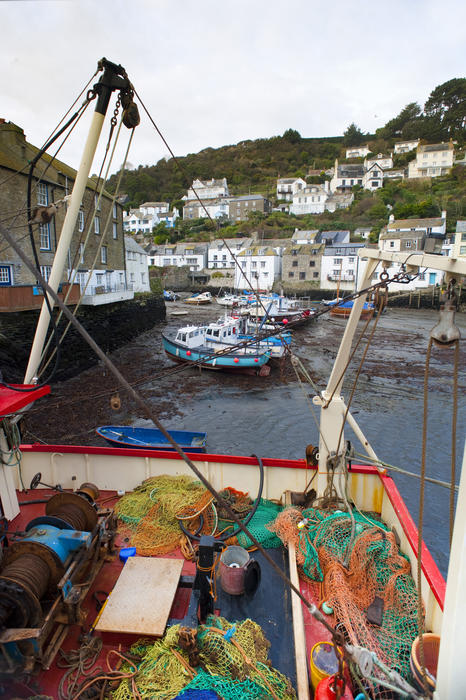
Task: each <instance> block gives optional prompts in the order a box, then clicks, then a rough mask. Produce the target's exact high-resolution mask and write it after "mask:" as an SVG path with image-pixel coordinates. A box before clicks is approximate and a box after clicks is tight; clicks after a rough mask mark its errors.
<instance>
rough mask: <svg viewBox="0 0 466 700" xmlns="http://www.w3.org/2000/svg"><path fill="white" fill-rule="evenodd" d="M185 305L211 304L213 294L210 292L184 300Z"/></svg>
mask: <svg viewBox="0 0 466 700" xmlns="http://www.w3.org/2000/svg"><path fill="white" fill-rule="evenodd" d="M184 303H185V304H211V303H212V294H211V293H210V292H200V293H199V294H193V295H192V296H190V297H188V298H187V299H184Z"/></svg>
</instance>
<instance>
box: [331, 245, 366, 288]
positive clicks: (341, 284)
mask: <svg viewBox="0 0 466 700" xmlns="http://www.w3.org/2000/svg"><path fill="white" fill-rule="evenodd" d="M363 247H364V243H337V244H336V245H327V246H326V247H325V250H324V254H323V255H322V263H321V276H320V287H321V289H332V290H335V291H336V290H339V292H340V296H341V292H351V291H354V290H356V289H357V285H358V281H359V279H360V278H361V276H362V275H363V274H364V270H365V266H366V264H367V261H366V260H361V259H360V258H359V257H358V250H359V249H360V248H363Z"/></svg>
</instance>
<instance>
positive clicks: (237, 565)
mask: <svg viewBox="0 0 466 700" xmlns="http://www.w3.org/2000/svg"><path fill="white" fill-rule="evenodd" d="M248 563H249V554H248V552H247V551H246V550H245V549H243V547H236V546H235V545H232V546H231V547H227V548H226V549H225V550H224V551H223V553H222V555H221V557H220V564H219V571H220V583H221V586H222V588H223V590H224V591H225V593H230V594H231V595H240V594H241V593H244V575H245V572H246V567H247V565H248Z"/></svg>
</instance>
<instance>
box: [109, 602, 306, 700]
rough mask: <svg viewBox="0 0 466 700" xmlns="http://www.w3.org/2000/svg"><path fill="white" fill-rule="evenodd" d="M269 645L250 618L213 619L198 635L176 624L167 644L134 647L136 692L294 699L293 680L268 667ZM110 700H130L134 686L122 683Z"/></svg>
mask: <svg viewBox="0 0 466 700" xmlns="http://www.w3.org/2000/svg"><path fill="white" fill-rule="evenodd" d="M269 646H270V644H269V642H268V640H267V639H266V638H265V636H264V633H263V631H262V629H261V627H260V626H259V625H258V624H256V623H255V622H253V621H252V620H250V619H247V620H244V621H243V622H236V623H234V624H232V623H230V622H228V621H227V620H225V619H224V618H222V617H215V616H214V615H211V616H209V617H208V618H207V621H206V624H205V625H200V626H199V627H198V628H197V630H190V629H188V628H182V627H180V625H175V626H173V627H171V628H169V629H168V631H167V633H166V634H165V637H164V638H163V639H161V640H158V641H156V642H154V643H153V644H150V643H148V642H147V641H142V642H138V643H137V644H135V645H134V646H133V647H132V648H131V652H132V654H136V655H139V656H140V657H141V662H140V663H138V664H137V666H138V674H137V676H136V679H135V682H136V687H137V691H138V693H139V695H140V697H141V698H142V699H143V700H147V699H149V698H153V699H154V700H155V699H159V700H172V699H173V698H176V697H180V698H183V692H185V693H186V694H187V696H188V693H189V691H193V690H194V689H197V690H201V689H202V690H208V689H210V690H214V691H215V692H216V693H217V694H218V696H219V697H221V698H224V700H242V698H252V699H255V700H259V699H263V700H265V699H266V698H274V699H275V700H294V699H295V698H296V694H295V691H294V689H293V687H292V685H291V683H290V681H289V679H288V678H286V676H284V675H283V674H282V673H280V671H278V670H277V669H274V668H272V666H271V665H270V661H269V659H268V649H269ZM112 697H113V698H114V700H132V698H133V697H134V696H133V692H132V687H131V682H130V681H128V680H126V679H125V680H123V681H122V682H121V683H120V685H119V686H118V688H117V689H116V690H115V691H114V692H113V695H112Z"/></svg>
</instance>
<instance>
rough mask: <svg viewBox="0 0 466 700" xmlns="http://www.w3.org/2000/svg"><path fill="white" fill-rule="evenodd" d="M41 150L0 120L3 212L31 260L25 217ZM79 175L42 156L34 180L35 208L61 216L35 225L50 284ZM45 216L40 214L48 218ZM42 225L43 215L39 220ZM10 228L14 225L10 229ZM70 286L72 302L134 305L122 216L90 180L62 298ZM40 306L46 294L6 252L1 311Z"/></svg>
mask: <svg viewBox="0 0 466 700" xmlns="http://www.w3.org/2000/svg"><path fill="white" fill-rule="evenodd" d="M38 153H39V149H38V148H37V147H36V146H33V145H32V144H30V143H28V141H27V140H26V137H25V135H24V131H23V129H21V127H19V126H17V125H16V124H13V123H12V122H6V121H5V120H0V176H1V179H2V183H3V184H2V187H1V188H0V206H1V207H2V210H3V211H6V212H11V223H13V222H14V227H13V228H12V233H13V235H14V236H15V237H16V239H17V240H18V241H21V246H22V249H23V250H24V252H25V253H26V255H27V256H28V257H29V258H30V259H31V260H32V259H34V256H33V248H32V243H31V241H30V239H29V233H28V216H27V212H26V206H25V205H26V202H27V188H28V172H29V164H30V163H31V161H32V160H33V159H34V158H35V157H36V156H37V154H38ZM75 178H76V171H75V170H74V169H73V168H71V167H69V166H68V165H66V164H65V163H63V162H61V161H59V160H57V159H52V158H51V157H50V156H49V155H43V156H42V157H41V158H40V159H39V161H38V162H37V164H36V167H35V170H34V173H33V177H32V190H31V194H32V208H33V210H34V209H36V208H38V207H43V208H44V209H45V208H49V209H48V211H49V212H52V209H53V210H55V209H56V213H54V215H52V216H51V217H50V218H49V219H48V217H46V220H42V221H39V222H34V223H33V224H32V235H33V239H34V244H35V249H36V251H37V255H38V258H39V265H40V272H41V274H42V276H43V277H44V279H45V280H46V281H47V280H48V279H49V276H50V272H51V269H52V264H53V259H54V256H55V252H56V249H57V242H58V237H59V234H60V231H61V228H62V225H63V221H64V217H65V213H66V206H67V205H66V200H65V197H66V196H67V195H69V194H70V193H71V190H72V187H73V184H74V180H75ZM44 209H41V210H39V213H40V211H44ZM37 216H38V217H39V218H40V215H39V214H37ZM6 224H7V225H8V222H6ZM69 285H72V290H71V293H70V296H69V297H68V299H67V303H69V304H75V303H76V302H77V301H78V299H79V296H80V294H84V296H83V298H82V300H81V303H83V304H88V305H100V304H105V303H111V302H115V301H122V300H125V299H132V298H133V296H134V293H133V291H132V289H131V285H130V284H129V282H128V279H127V275H126V261H125V243H124V235H123V209H122V207H121V205H120V204H119V203H118V201H116V199H115V200H114V198H113V197H112V195H110V194H108V193H107V192H105V191H102V183H100V182H98V181H97V180H96V179H93V178H90V179H89V180H88V182H87V187H86V190H85V193H84V197H83V202H82V206H81V209H80V211H79V215H78V220H77V222H76V228H75V231H74V233H73V237H72V241H71V246H70V251H69V254H68V259H67V266H66V269H65V271H64V273H63V277H62V293H65V292H67V291H68V289H69ZM41 304H42V290H41V288H40V287H39V286H38V284H37V280H36V279H35V277H34V275H33V274H32V273H31V272H30V271H29V270H28V268H27V267H26V266H25V265H24V263H23V261H22V260H21V259H19V258H18V256H17V255H16V253H15V252H14V251H13V250H12V249H11V248H10V247H9V246H8V245H4V246H2V250H1V251H0V310H2V311H20V310H26V309H34V308H37V307H39V306H40V305H41Z"/></svg>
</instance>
